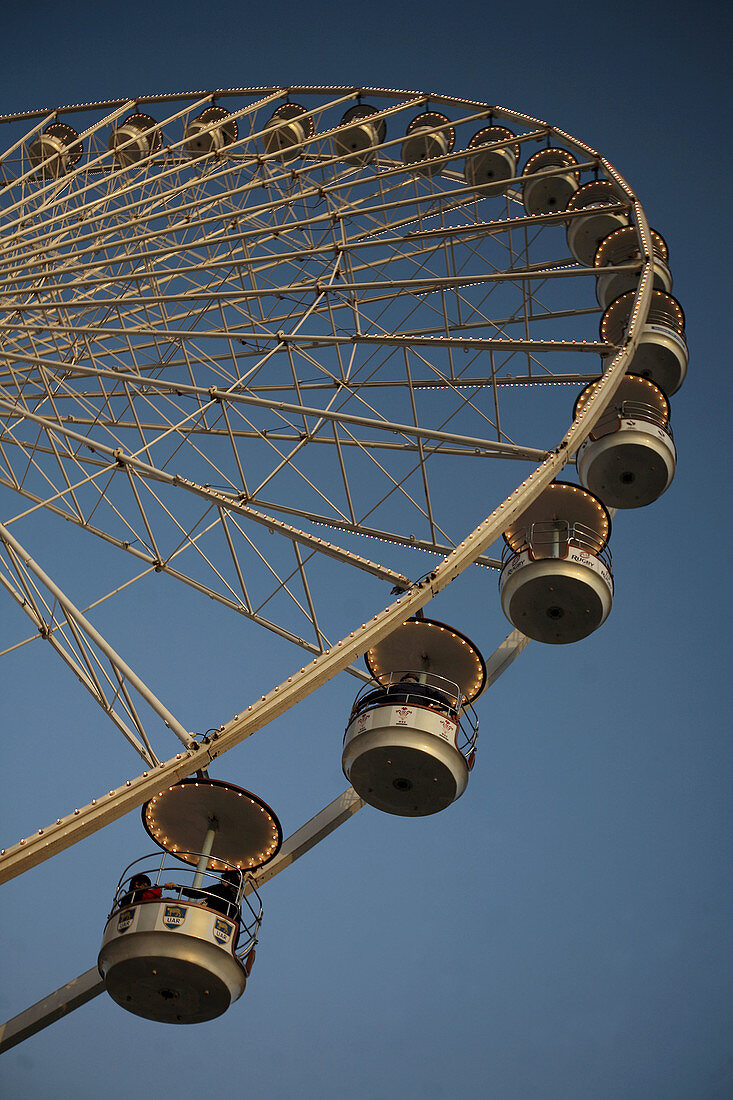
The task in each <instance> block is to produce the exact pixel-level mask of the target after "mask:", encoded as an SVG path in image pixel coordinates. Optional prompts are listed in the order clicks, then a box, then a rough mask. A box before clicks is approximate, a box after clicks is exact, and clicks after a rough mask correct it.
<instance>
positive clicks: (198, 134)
mask: <svg viewBox="0 0 733 1100" xmlns="http://www.w3.org/2000/svg"><path fill="white" fill-rule="evenodd" d="M238 134H239V128H238V127H237V121H236V119H233V118H232V117H231V115H230V114H229V111H226V110H225V109H224V108H223V107H215V106H211V107H207V108H206V110H205V111H202V112H201V114H200V115H197V117H196V118H194V119H192V120H191V121H190V122H189V123H188V125H187V126H186V129H185V130H184V133H183V145H184V148H185V150H186V152H187V153H188V155H189V156H190V157H206V156H210V155H211V154H213V153H221V152H223V151H224V149H226V147H227V146H228V145H232V144H233V143H234V142H235V141H236V140H237V136H238Z"/></svg>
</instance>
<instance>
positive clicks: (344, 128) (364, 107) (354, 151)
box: [332, 103, 387, 164]
mask: <svg viewBox="0 0 733 1100" xmlns="http://www.w3.org/2000/svg"><path fill="white" fill-rule="evenodd" d="M378 114H379V111H378V110H377V108H376V107H371V106H370V105H369V104H368V103H357V104H355V105H354V106H353V107H350V108H349V109H348V111H347V112H346V114H345V115H344V117H343V118H342V119H341V126H340V127H339V129H338V130H337V131H336V133H335V134H334V136H333V138H332V143H333V151H334V154H335V155H336V156H337V157H343V159H344V160H348V161H349V163H350V164H368V163H369V162H370V161H372V160H374V157H375V155H376V150H377V148H378V147H379V146H380V145H381V144H382V142H383V141H384V139H385V137H386V136H387V123H386V121H385V120H384V119H383V118H374V115H378Z"/></svg>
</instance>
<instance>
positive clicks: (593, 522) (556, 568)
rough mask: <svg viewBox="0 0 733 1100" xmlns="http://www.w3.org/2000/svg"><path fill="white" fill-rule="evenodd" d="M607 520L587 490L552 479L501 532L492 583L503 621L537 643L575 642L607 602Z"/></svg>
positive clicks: (601, 617) (597, 622)
mask: <svg viewBox="0 0 733 1100" xmlns="http://www.w3.org/2000/svg"><path fill="white" fill-rule="evenodd" d="M610 531H611V520H610V517H609V514H608V512H607V511H606V509H605V507H604V506H603V504H602V503H601V502H600V501H599V500H597V499H596V497H594V496H593V495H592V494H591V493H589V492H588V491H587V490H585V489H582V488H580V486H578V485H570V484H568V483H566V482H560V481H557V482H553V484H552V485H550V486H548V488H547V489H545V491H544V492H543V493H541V494H540V495H539V497H538V498H537V500H536V501H535V502H534V504H532V505H530V507H529V508H528V509H527V510H526V512H524V513H523V514H522V516H521V517H520V518H519V519H518V520H517V522H516V523H514V524H512V526H511V527H510V528H509V529H508V530H506V531H505V532H504V541H505V543H506V548H505V551H504V556H503V562H504V566H503V568H502V571H501V576H500V579H499V587H500V591H501V606H502V609H503V611H504V614H505V615H506V617H507V618H508V619H509V621H510V622H511V623H512V624H513V625H514V626H515V627H517V629H518V630H521V631H522V633H523V634H526V635H527V637H528V638H532V639H534V640H535V641H537V642H548V643H550V644H559V645H564V644H567V643H569V642H577V641H580V639H581V638H586V637H587V636H588V635H589V634H592V632H593V631H594V630H597V628H598V627H599V626H601V624H602V623H603V622H605V620H606V618H607V616H608V613H609V611H610V610H611V603H612V601H613V576H612V573H611V555H610V552H609V550H608V545H607V543H608V537H609V534H610Z"/></svg>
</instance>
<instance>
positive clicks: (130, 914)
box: [117, 909, 135, 932]
mask: <svg viewBox="0 0 733 1100" xmlns="http://www.w3.org/2000/svg"><path fill="white" fill-rule="evenodd" d="M134 919H135V910H134V909H123V910H122V912H121V913H120V915H119V917H118V918H117V931H118V932H126V931H127V929H128V928H129V927H130V925H131V924H132V922H133V921H134Z"/></svg>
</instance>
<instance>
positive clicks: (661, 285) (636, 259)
mask: <svg viewBox="0 0 733 1100" xmlns="http://www.w3.org/2000/svg"><path fill="white" fill-rule="evenodd" d="M651 236H652V258H653V269H654V286H655V287H656V289H657V290H663V291H664V292H665V293H666V294H671V292H672V273H671V271H670V270H669V267H668V266H667V261H668V260H669V253H668V250H667V245H666V243H665V240H664V238H663V237H662V236H661V234H659V233H657V231H656V230H655V229H652V230H651ZM593 263H594V266H595V267H596V269H597V272H598V274H597V275H596V297H597V299H598V303H599V305H600V306H601V309H607V308H608V306H609V305H610V304H611V302H612V301H613V300H614V299H615V298H619V297H620V296H621V295H622V294H626V293H627V291H629V290H635V289H636V286H637V284H638V282H639V277H640V274H641V246H640V244H639V235H638V233H637V231H636V229H635V228H634V227H633V226H631V225H628V226H624V227H622V228H620V229H616V230H614V231H613V233H609V235H608V236H607V237H604V238H603V240H602V241H601V243H600V244H599V245H598V248H597V249H596V254H595V257H594V260H593ZM623 264H633V265H634V266H633V267H630V268H629V269H628V270H627V271H608V272H604V271H603V268H604V267H619V266H621V265H623Z"/></svg>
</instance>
